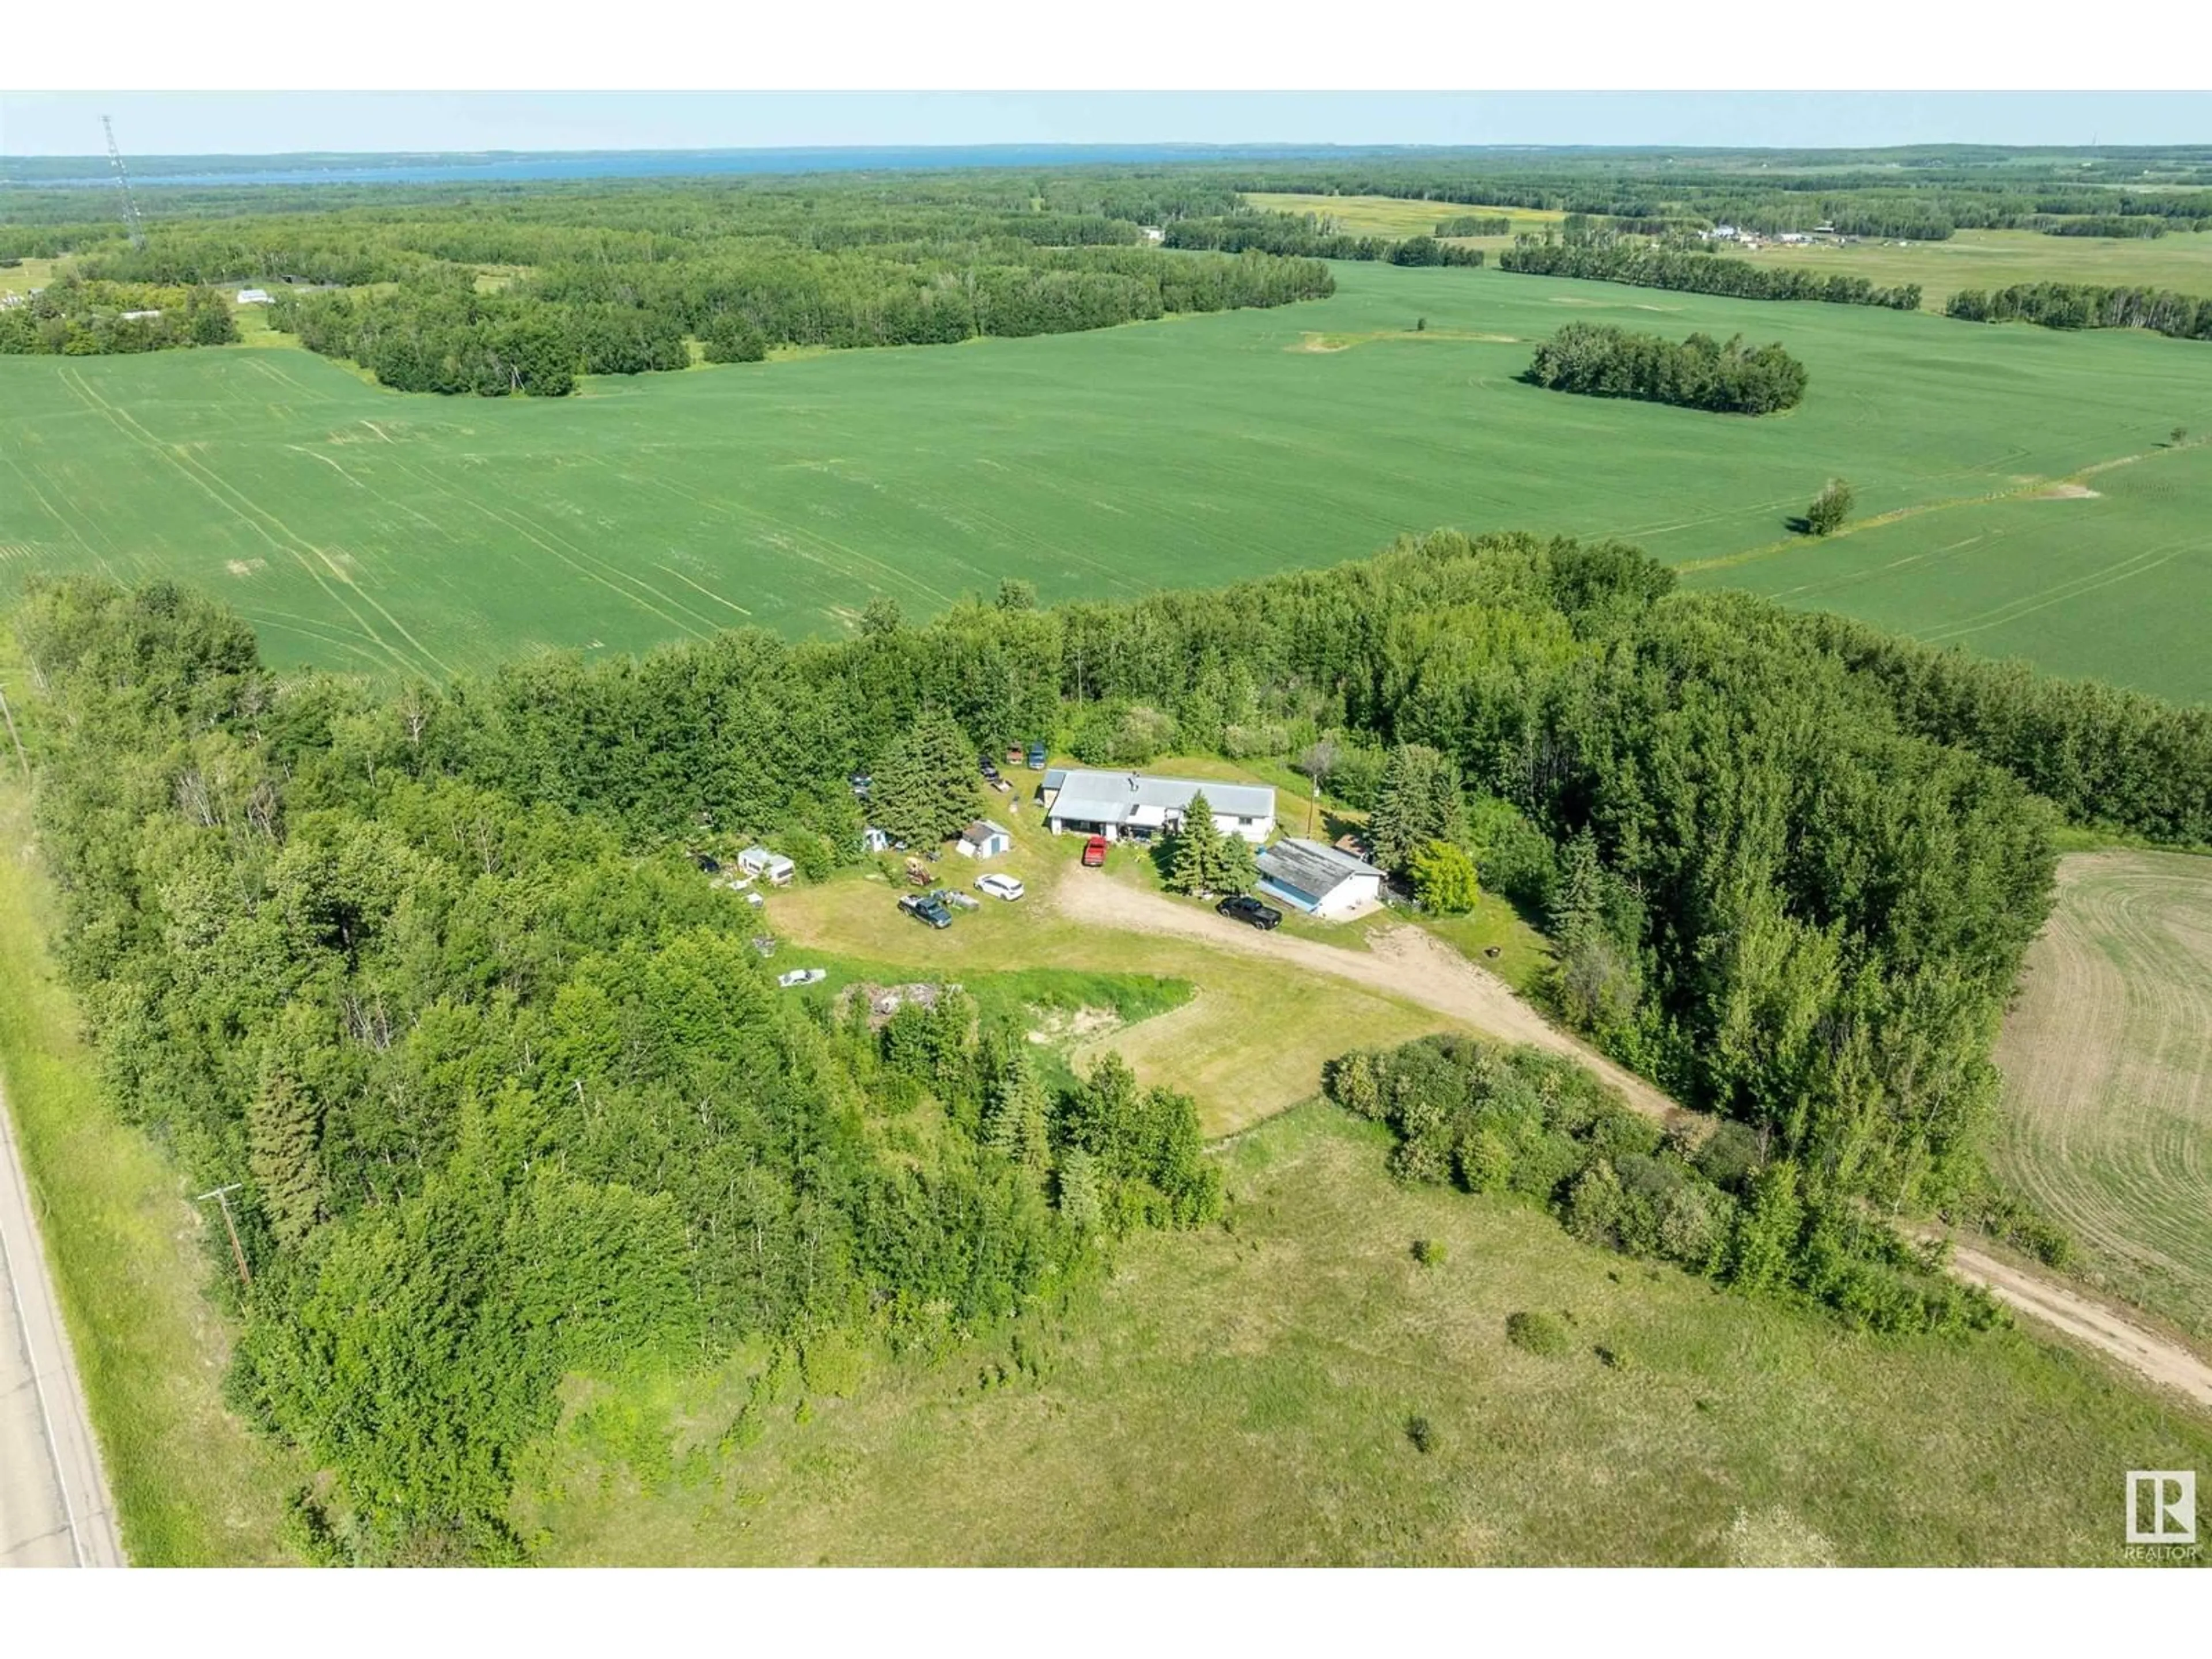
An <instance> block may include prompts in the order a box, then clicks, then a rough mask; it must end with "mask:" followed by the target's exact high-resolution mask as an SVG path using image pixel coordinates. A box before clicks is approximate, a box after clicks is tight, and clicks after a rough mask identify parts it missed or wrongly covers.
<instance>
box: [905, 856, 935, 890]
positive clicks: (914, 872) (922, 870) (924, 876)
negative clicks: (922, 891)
mask: <svg viewBox="0 0 2212 1659" xmlns="http://www.w3.org/2000/svg"><path fill="white" fill-rule="evenodd" d="M906 878H907V880H908V882H910V883H911V884H913V885H915V886H916V887H927V886H928V885H929V884H930V880H931V877H930V873H929V866H927V865H926V864H924V863H923V862H922V861H921V860H920V859H908V860H907V861H906Z"/></svg>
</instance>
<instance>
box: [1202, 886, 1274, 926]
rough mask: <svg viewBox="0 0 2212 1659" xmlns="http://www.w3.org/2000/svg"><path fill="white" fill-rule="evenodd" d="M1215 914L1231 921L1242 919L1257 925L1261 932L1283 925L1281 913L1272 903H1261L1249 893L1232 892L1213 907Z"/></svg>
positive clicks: (1251, 924)
mask: <svg viewBox="0 0 2212 1659" xmlns="http://www.w3.org/2000/svg"><path fill="white" fill-rule="evenodd" d="M1213 908H1214V910H1215V912H1216V914H1218V915H1225V916H1226V917H1228V918H1229V919H1230V921H1242V922H1246V923H1249V925H1250V926H1252V927H1257V928H1258V929H1259V930H1260V931H1261V933H1271V932H1273V930H1274V929H1275V928H1278V927H1281V926H1282V925H1283V913H1282V912H1281V911H1280V910H1278V909H1277V908H1275V907H1274V906H1273V905H1272V904H1262V903H1261V902H1260V901H1259V900H1257V899H1255V898H1254V897H1253V896H1251V895H1250V894H1249V893H1232V894H1231V895H1230V896H1228V897H1227V898H1225V899H1224V900H1222V901H1221V902H1220V903H1218V904H1217V905H1215V906H1214V907H1213Z"/></svg>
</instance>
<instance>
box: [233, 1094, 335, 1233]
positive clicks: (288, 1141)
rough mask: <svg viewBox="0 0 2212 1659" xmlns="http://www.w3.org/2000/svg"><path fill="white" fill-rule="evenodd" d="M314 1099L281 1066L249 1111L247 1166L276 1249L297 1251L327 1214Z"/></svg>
mask: <svg viewBox="0 0 2212 1659" xmlns="http://www.w3.org/2000/svg"><path fill="white" fill-rule="evenodd" d="M318 1120H319V1113H318V1111H317V1110H316V1108H315V1100H314V1097H313V1095H311V1094H309V1093H308V1092H307V1090H305V1089H303V1088H302V1087H301V1086H300V1085H299V1083H298V1082H297V1080H296V1079H294V1078H293V1077H292V1076H291V1075H290V1073H288V1072H286V1071H285V1070H283V1068H282V1067H281V1066H270V1067H267V1068H266V1069H265V1070H264V1073H263V1075H262V1079H261V1087H260V1088H259V1090H258V1091H256V1093H255V1094H254V1097H253V1098H252V1101H250V1102H248V1103H247V1104H246V1167H247V1168H248V1169H249V1170H252V1175H253V1184H254V1187H255V1188H256V1189H257V1190H258V1192H259V1193H260V1195H261V1209H262V1212H263V1213H264V1215H266V1216H267V1217H268V1218H269V1227H270V1231H272V1232H274V1233H275V1234H276V1240H277V1243H280V1244H283V1245H285V1246H287V1247H289V1246H292V1245H295V1244H297V1243H300V1241H301V1240H302V1239H304V1238H305V1237H307V1235H308V1234H309V1233H310V1232H312V1231H314V1226H315V1223H316V1222H317V1221H318V1220H319V1218H321V1215H322V1210H323V1197H324V1192H323V1167H322V1158H321V1154H320V1150H319V1146H318V1144H317V1143H318V1141H319V1139H320V1134H321V1125H320V1123H319V1121H318Z"/></svg>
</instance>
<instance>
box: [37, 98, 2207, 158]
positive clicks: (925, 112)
mask: <svg viewBox="0 0 2212 1659" xmlns="http://www.w3.org/2000/svg"><path fill="white" fill-rule="evenodd" d="M102 113H106V114H111V115H112V116H113V117H114V118H115V123H116V128H117V131H118V137H120V138H121V139H122V142H123V143H124V146H125V149H126V150H127V151H132V152H136V153H137V154H139V155H210V154H228V155H255V154H260V155H268V154H282V153H285V152H296V151H301V150H341V151H343V150H478V149H522V150H528V149H723V148H727V149H774V148H783V147H815V146H829V145H848V144H850V145H885V144H988V143H1024V144H1036V143H1216V144H1220V143H1339V144H1376V143H1407V144H1514V143H1524V144H1575V143H1580V144H1660V145H1666V144H1680V145H1684V146H1689V145H1752V146H1763V145H1799V144H1802V145H1884V144H1902V143H2002V144H2039V143H2051V144H2085V143H2090V142H2092V141H2100V142H2102V143H2108V144H2111V143H2192V142H2195V143H2203V142H2212V94H2208V93H2029V92H1972V93H1896V92H1883V93H1763V92H1762V93H1744V92H1717V93H1686V92H1656V93H1402V94H1390V93H1273V92H1232V93H1212V94H1207V93H1146V92H1136V93H1033V94H1017V93H942V92H938V93H797V92H781V93H525V92H498V93H228V94H226V93H143V92H140V93H6V94H0V154H4V155H93V154H96V153H98V152H100V150H101V149H102V148H103V140H102V138H101V136H100V115H101V114H102Z"/></svg>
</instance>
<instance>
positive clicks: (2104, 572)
mask: <svg viewBox="0 0 2212 1659" xmlns="http://www.w3.org/2000/svg"><path fill="white" fill-rule="evenodd" d="M2192 545H2193V544H2191V543H2189V542H2168V543H2166V544H2163V545H2162V546H2159V547H2154V548H2150V549H2148V550H2145V551H2143V552H2141V553H2137V554H2136V555H2134V556H2131V557H2129V558H2125V559H2122V560H2121V561H2120V562H2118V564H2112V565H2106V566H2105V567H2103V568H2100V569H2097V570H2093V571H2091V572H2090V573H2089V574H2087V575H2084V576H2069V577H2068V578H2066V580H2063V581H2059V582H2054V583H2052V584H2051V586H2048V587H2043V588H2038V589H2037V590H2036V591H2035V592H2033V593H2023V594H2021V596H2020V597H2019V598H2018V599H2008V600H2007V601H2006V602H2005V603H2004V604H2002V605H1997V606H1995V607H1994V608H1992V609H1990V610H1988V611H1980V612H1978V613H1976V614H1975V615H1973V616H1971V617H1966V618H1964V619H1963V620H1962V621H1960V622H1958V623H1953V624H1952V625H1950V626H1948V627H1946V628H1934V629H1926V630H1924V631H1923V632H1921V633H1919V634H1917V635H1915V637H1916V638H1918V639H1921V640H1924V641H1928V642H1929V643H1930V644H1933V643H1935V642H1936V641H1939V640H1956V639H1963V638H1965V637H1966V635H1969V634H1979V633H1981V632H1983V631H1984V630H1985V629H1991V628H2002V627H2003V626H2004V625H2005V624H2006V623H2015V622H2018V621H2019V620H2020V619H2021V617H2032V616H2033V615H2034V614H2035V613H2036V612H2037V611H2047V610H2049V609H2050V608H2051V606H2052V605H2058V604H2062V603H2063V602H2064V601H2065V600H2068V599H2079V598H2081V595H2083V594H2084V593H2093V592H2096V591H2097V590H2098V589H2099V588H2100V587H2110V586H2113V585H2114V584H2115V583H2117V582H2124V581H2128V580H2132V579H2133V578H2135V577H2136V576H2142V575H2148V574H2149V573H2150V572H2152V571H2154V570H2155V569H2157V568H2159V567H2160V565H2162V564H2170V563H2172V562H2173V561H2174V560H2175V559H2178V558H2179V557H2180V556H2182V555H2183V554H2184V553H2186V552H2188V551H2189V550H2190V549H2191V546H2192Z"/></svg>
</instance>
